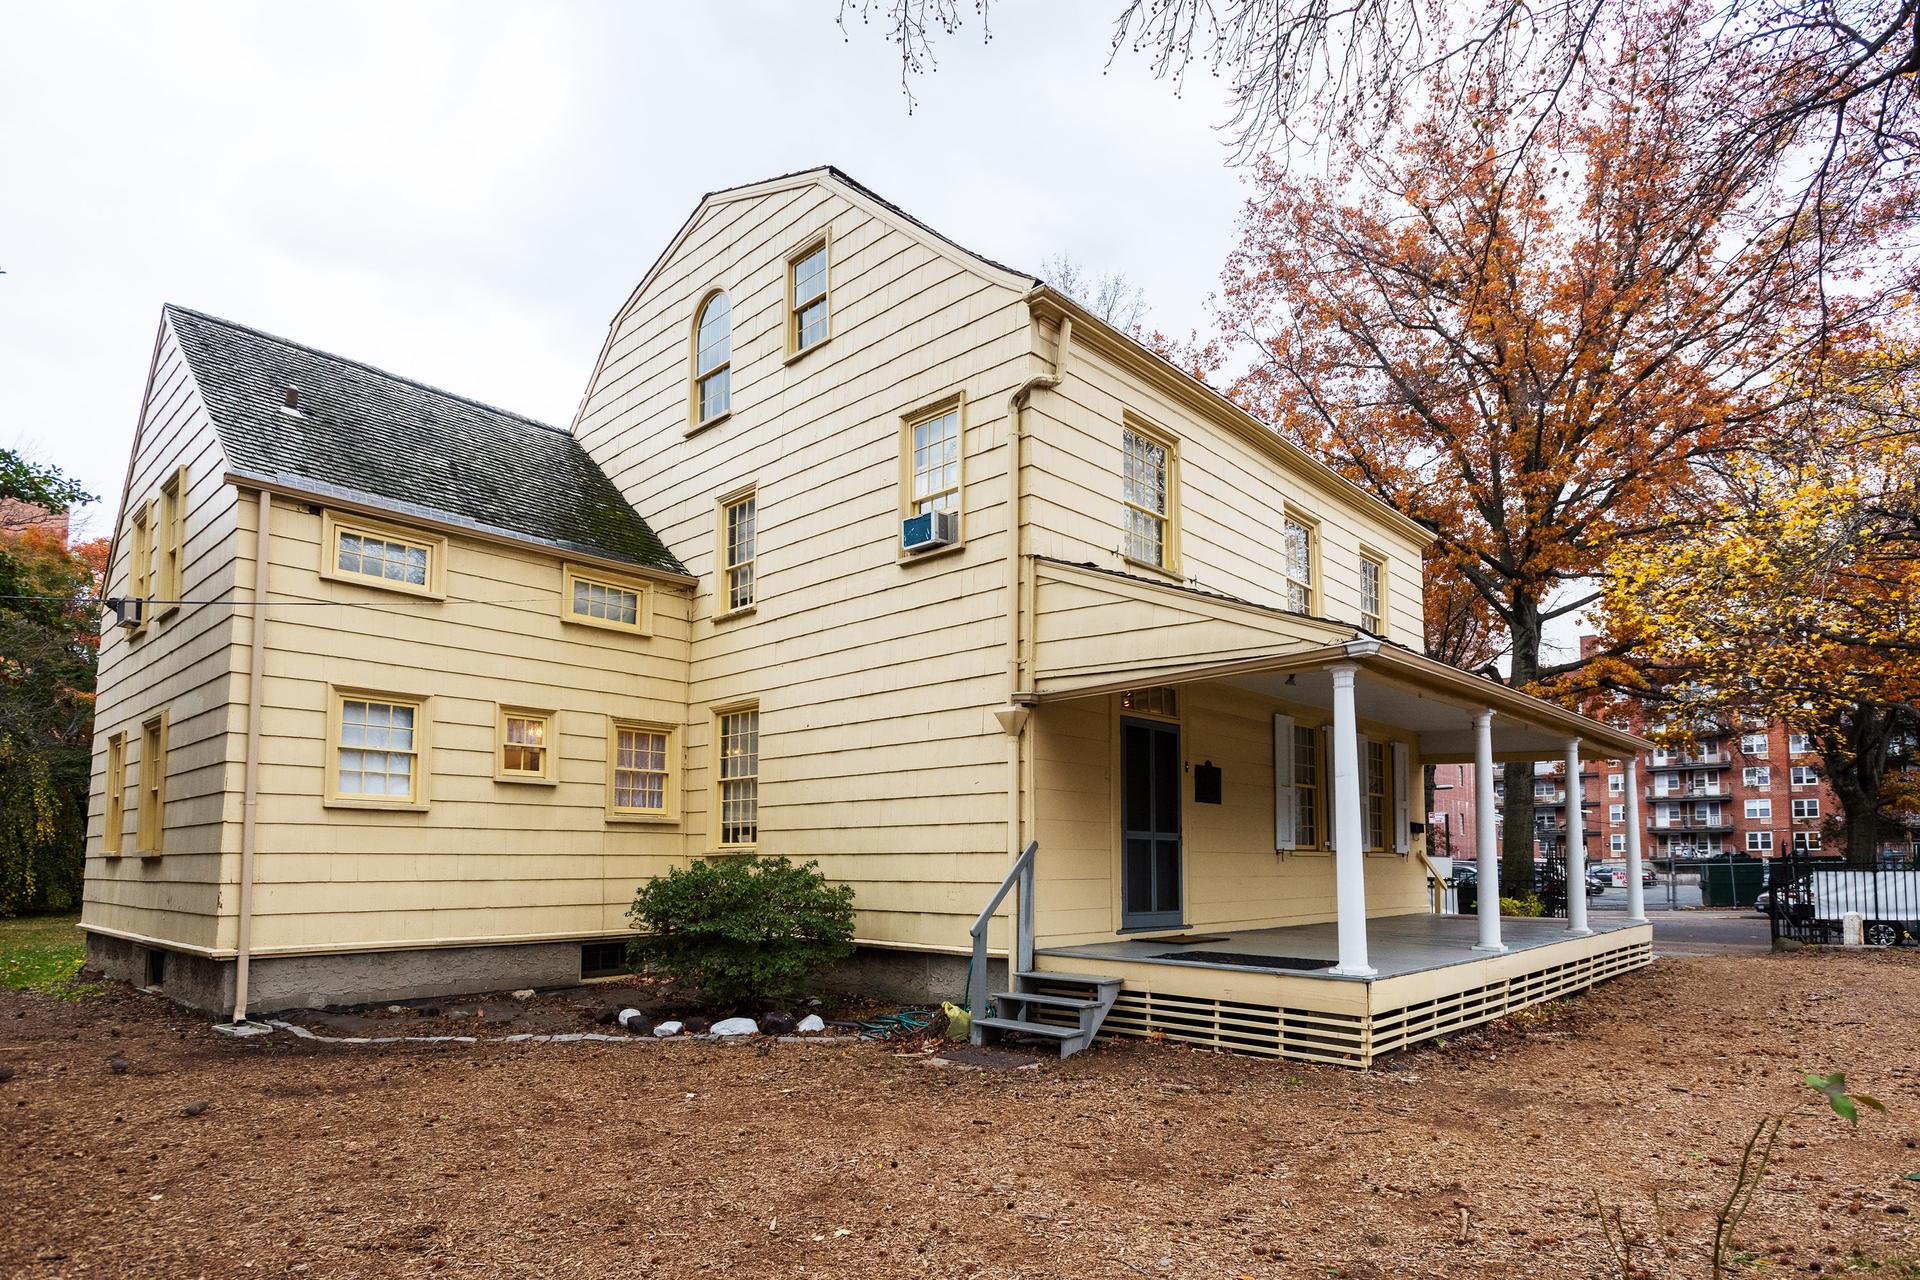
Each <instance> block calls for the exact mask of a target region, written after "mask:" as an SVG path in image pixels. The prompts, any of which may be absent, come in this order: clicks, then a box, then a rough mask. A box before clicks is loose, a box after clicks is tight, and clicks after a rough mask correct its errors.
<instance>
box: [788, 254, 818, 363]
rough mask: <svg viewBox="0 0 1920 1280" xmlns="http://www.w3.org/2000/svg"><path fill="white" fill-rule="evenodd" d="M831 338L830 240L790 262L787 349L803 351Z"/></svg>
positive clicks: (793, 258) (795, 351)
mask: <svg viewBox="0 0 1920 1280" xmlns="http://www.w3.org/2000/svg"><path fill="white" fill-rule="evenodd" d="M826 340H827V242H826V240H825V239H821V240H818V241H815V242H814V243H813V244H812V245H811V246H809V247H808V248H806V249H803V250H801V251H800V252H799V253H798V254H796V255H795V256H794V257H792V258H791V259H789V260H788V262H787V351H788V353H789V354H792V355H799V354H800V353H801V352H802V351H808V350H811V349H812V348H814V347H817V346H819V345H820V344H821V343H823V342H825V341H826Z"/></svg>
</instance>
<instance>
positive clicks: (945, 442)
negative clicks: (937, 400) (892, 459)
mask: <svg viewBox="0 0 1920 1280" xmlns="http://www.w3.org/2000/svg"><path fill="white" fill-rule="evenodd" d="M906 445H907V484H908V488H907V510H906V514H907V515H910V516H917V515H924V514H925V513H926V512H929V511H957V510H959V509H960V483H961V470H960V468H961V462H960V406H959V405H958V404H950V405H948V406H947V407H946V408H944V409H942V410H940V411H939V412H937V413H934V414H932V415H930V416H927V417H922V418H919V419H917V420H915V421H913V422H910V423H908V425H907V439H906Z"/></svg>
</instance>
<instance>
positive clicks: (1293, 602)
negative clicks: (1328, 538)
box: [1280, 516, 1318, 614]
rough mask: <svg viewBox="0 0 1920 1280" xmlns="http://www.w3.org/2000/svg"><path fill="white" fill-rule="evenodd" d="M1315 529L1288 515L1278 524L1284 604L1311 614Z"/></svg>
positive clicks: (1298, 611)
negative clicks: (1284, 584)
mask: <svg viewBox="0 0 1920 1280" xmlns="http://www.w3.org/2000/svg"><path fill="white" fill-rule="evenodd" d="M1317 536H1318V534H1317V531H1316V530H1315V529H1314V527H1313V526H1312V525H1311V524H1309V523H1308V522H1307V521H1305V520H1302V519H1299V518H1297V517H1294V516H1287V517H1285V518H1284V519H1283V521H1282V523H1281V526H1280V567H1281V573H1282V574H1284V575H1285V578H1286V607H1287V608H1288V610H1290V611H1291V612H1293V613H1307V614H1310V613H1312V612H1313V610H1314V599H1315V586H1316V584H1315V582H1314V572H1313V565H1314V558H1315V548H1314V545H1313V541H1314V538H1315V537H1317Z"/></svg>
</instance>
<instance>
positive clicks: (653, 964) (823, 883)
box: [627, 857, 853, 1008]
mask: <svg viewBox="0 0 1920 1280" xmlns="http://www.w3.org/2000/svg"><path fill="white" fill-rule="evenodd" d="M627 919H628V920H630V921H632V923H633V927H634V928H635V929H636V930H637V931H638V932H639V933H640V936H639V937H638V938H635V939H634V940H633V942H632V943H630V944H629V945H628V948H627V955H628V958H629V959H630V960H631V961H632V962H633V965H634V967H635V968H636V969H640V970H643V971H646V972H649V973H655V974H660V975H662V976H665V977H669V978H672V979H674V980H675V981H676V982H680V983H684V984H686V985H688V986H692V987H697V988H699V990H700V994H701V997H702V998H703V999H704V1000H705V1001H706V1002H707V1004H709V1005H711V1006H714V1007H720V1006H726V1007H729V1008H731V1007H734V1006H737V1005H740V1004H742V1003H744V1002H746V1001H749V1000H752V999H755V998H759V999H762V1000H784V999H791V998H793V997H794V996H797V995H800V994H802V993H803V992H804V990H805V987H806V983H807V980H808V979H809V978H810V977H812V976H813V975H814V974H815V973H817V972H819V971H820V970H821V969H822V968H824V967H826V966H827V965H829V964H832V963H833V962H834V961H836V960H844V959H846V958H847V957H848V956H850V955H852V954H853V890H852V888H851V887H849V886H847V885H839V886H837V887H836V886H832V885H829V884H828V883H827V879H826V877H825V876H823V875H821V874H820V869H819V864H818V863H815V862H809V863H807V864H806V865H805V866H795V865H794V864H793V863H792V862H789V861H788V860H787V859H785V858H757V857H725V858H717V859H715V860H713V861H710V862H696V863H694V864H693V865H691V866H689V867H687V868H685V869H684V870H682V869H678V868H676V869H675V870H673V871H669V872H668V873H667V874H666V875H664V876H661V877H660V878H658V879H656V880H650V881H648V882H647V883H646V884H644V885H641V886H640V892H639V893H637V894H635V895H634V899H633V906H632V908H630V909H629V910H628V912H627Z"/></svg>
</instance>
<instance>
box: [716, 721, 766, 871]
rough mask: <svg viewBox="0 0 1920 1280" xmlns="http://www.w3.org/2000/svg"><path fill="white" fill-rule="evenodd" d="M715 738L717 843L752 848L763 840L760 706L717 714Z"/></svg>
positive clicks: (721, 845) (731, 846)
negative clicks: (761, 837)
mask: <svg viewBox="0 0 1920 1280" xmlns="http://www.w3.org/2000/svg"><path fill="white" fill-rule="evenodd" d="M713 740H714V755H715V764H716V768H715V769H714V808H715V811H716V812H715V817H716V819H717V822H716V832H717V834H718V836H719V838H718V840H716V841H715V844H716V845H717V847H719V848H722V849H741V848H750V847H752V846H753V845H755V844H758V843H759V841H760V708H759V707H757V706H746V707H733V708H730V709H728V710H726V711H721V712H717V713H715V715H714V717H713Z"/></svg>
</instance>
